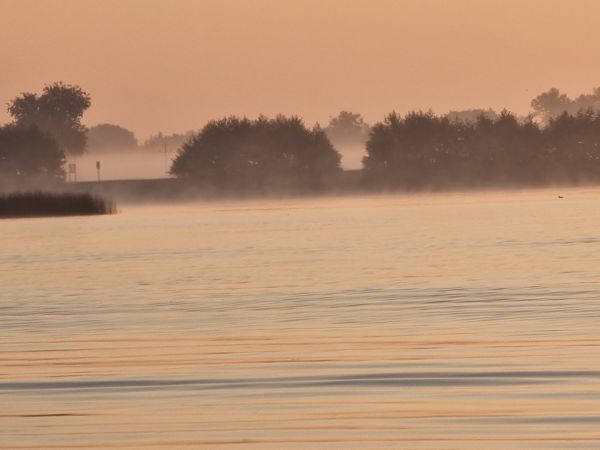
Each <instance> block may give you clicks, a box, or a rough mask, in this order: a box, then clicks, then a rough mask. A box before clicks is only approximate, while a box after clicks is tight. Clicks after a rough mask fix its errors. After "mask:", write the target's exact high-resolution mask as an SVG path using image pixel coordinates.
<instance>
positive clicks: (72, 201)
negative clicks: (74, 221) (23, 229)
mask: <svg viewBox="0 0 600 450" xmlns="http://www.w3.org/2000/svg"><path fill="white" fill-rule="evenodd" d="M115 211H116V210H115V205H114V203H113V202H112V201H109V200H106V199H103V198H101V197H98V196H94V195H90V194H85V193H50V192H15V193H9V194H0V218H8V217H44V216H84V215H96V214H114V213H115Z"/></svg>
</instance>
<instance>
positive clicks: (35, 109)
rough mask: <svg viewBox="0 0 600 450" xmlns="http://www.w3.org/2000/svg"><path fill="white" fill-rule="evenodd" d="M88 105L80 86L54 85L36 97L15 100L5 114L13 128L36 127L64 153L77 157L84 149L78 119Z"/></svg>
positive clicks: (25, 95) (29, 95) (33, 95)
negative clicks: (48, 135)
mask: <svg viewBox="0 0 600 450" xmlns="http://www.w3.org/2000/svg"><path fill="white" fill-rule="evenodd" d="M90 105H91V99H90V95H89V94H88V93H87V92H84V91H83V90H82V89H81V88H80V87H79V86H73V85H68V84H64V83H62V82H57V83H53V84H50V85H47V86H45V87H44V90H43V92H42V94H41V95H39V96H38V95H36V94H33V93H29V92H28V93H23V94H21V95H20V96H18V97H16V98H15V99H13V100H12V101H11V102H10V103H9V104H8V112H9V113H10V115H11V116H12V117H13V119H14V122H15V124H16V125H18V126H21V127H28V126H30V125H36V126H37V127H39V129H40V130H42V131H44V132H47V133H49V134H50V135H52V137H53V138H54V139H55V140H56V142H57V143H58V145H59V146H60V147H61V148H62V149H63V150H64V151H65V152H66V153H68V154H72V155H79V154H81V153H83V152H84V151H85V146H86V134H85V132H86V128H85V126H83V125H82V124H81V117H82V116H83V113H84V112H85V111H86V110H87V109H88V108H89V107H90Z"/></svg>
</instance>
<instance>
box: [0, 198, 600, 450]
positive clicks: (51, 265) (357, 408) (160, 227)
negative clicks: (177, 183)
mask: <svg viewBox="0 0 600 450" xmlns="http://www.w3.org/2000/svg"><path fill="white" fill-rule="evenodd" d="M558 194H560V195H562V196H563V197H564V198H562V199H560V198H558ZM120 210H121V211H120V213H119V214H116V215H111V216H98V217H71V218H39V219H7V220H1V221H0V449H10V450H18V449H71V448H82V449H87V448H94V449H98V448H127V449H146V448H152V449H161V448H165V449H166V448H174V449H188V448H190V449H191V448H218V449H220V448H236V449H281V448H292V449H301V448H302V449H303V448H312V449H323V448H326V449H329V448H331V449H365V448H389V449H515V448H519V449H521V448H522V449H539V448H543V449H557V448H560V449H584V448H585V449H598V448H600V189H592V188H579V189H564V188H561V189H560V190H557V189H542V190H531V191H510V192H509V191H502V192H487V193H464V194H459V193H451V194H427V195H425V194H423V195H382V196H357V197H340V198H333V197H331V198H319V199H287V200H282V199H278V200H247V201H227V202H204V203H200V202H199V203H194V204H192V203H190V204H176V205H145V206H139V205H138V206H136V205H126V204H124V205H120Z"/></svg>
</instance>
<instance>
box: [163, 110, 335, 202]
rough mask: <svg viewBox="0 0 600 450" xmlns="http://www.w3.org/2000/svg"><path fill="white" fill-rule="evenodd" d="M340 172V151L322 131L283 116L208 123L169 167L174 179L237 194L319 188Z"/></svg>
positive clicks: (230, 118)
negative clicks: (338, 151) (308, 127)
mask: <svg viewBox="0 0 600 450" xmlns="http://www.w3.org/2000/svg"><path fill="white" fill-rule="evenodd" d="M339 171H340V155H339V154H338V153H337V151H336V150H335V149H334V148H333V146H332V145H331V143H330V141H329V139H328V138H327V136H326V135H325V133H324V132H323V131H322V130H321V129H320V128H318V127H315V128H313V129H307V128H306V127H305V126H304V124H303V122H302V120H300V119H299V118H297V117H290V118H288V117H284V116H277V117H276V118H274V119H267V118H265V117H260V118H258V119H257V120H250V119H247V118H238V117H227V118H224V119H220V120H216V121H212V122H209V123H208V124H207V125H206V126H205V127H204V128H203V129H202V131H201V132H200V133H198V134H196V135H194V136H193V137H192V138H191V139H190V140H189V141H187V142H186V143H185V144H184V145H183V147H182V148H181V150H180V151H179V153H178V155H177V157H176V158H175V160H174V161H173V165H172V167H171V173H172V174H173V175H175V176H177V177H178V178H181V179H185V180H188V181H192V182H195V183H198V184H202V185H205V186H212V187H215V188H218V189H223V190H228V191H235V192H270V191H279V192H283V191H304V190H316V189H322V188H324V187H325V186H327V185H328V184H329V183H331V182H332V181H333V180H332V178H334V177H335V176H336V175H337V174H338V173H339Z"/></svg>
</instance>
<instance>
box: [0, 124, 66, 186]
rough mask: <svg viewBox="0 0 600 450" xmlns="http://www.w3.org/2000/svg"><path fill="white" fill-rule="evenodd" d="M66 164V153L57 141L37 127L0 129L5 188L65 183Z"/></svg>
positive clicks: (0, 163) (1, 173) (1, 172)
mask: <svg viewBox="0 0 600 450" xmlns="http://www.w3.org/2000/svg"><path fill="white" fill-rule="evenodd" d="M64 162H65V157H64V153H63V151H62V150H61V149H60V147H59V146H58V144H57V143H56V141H55V140H54V139H53V138H52V136H50V135H49V134H47V133H44V132H43V131H41V130H40V129H39V128H38V127H37V126H36V125H29V126H26V127H21V126H17V125H14V124H10V125H5V126H3V127H0V180H1V182H2V185H4V186H13V185H17V186H24V185H35V184H41V183H48V182H55V181H59V180H62V179H63V178H64V171H63V168H62V166H63V164H64Z"/></svg>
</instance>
